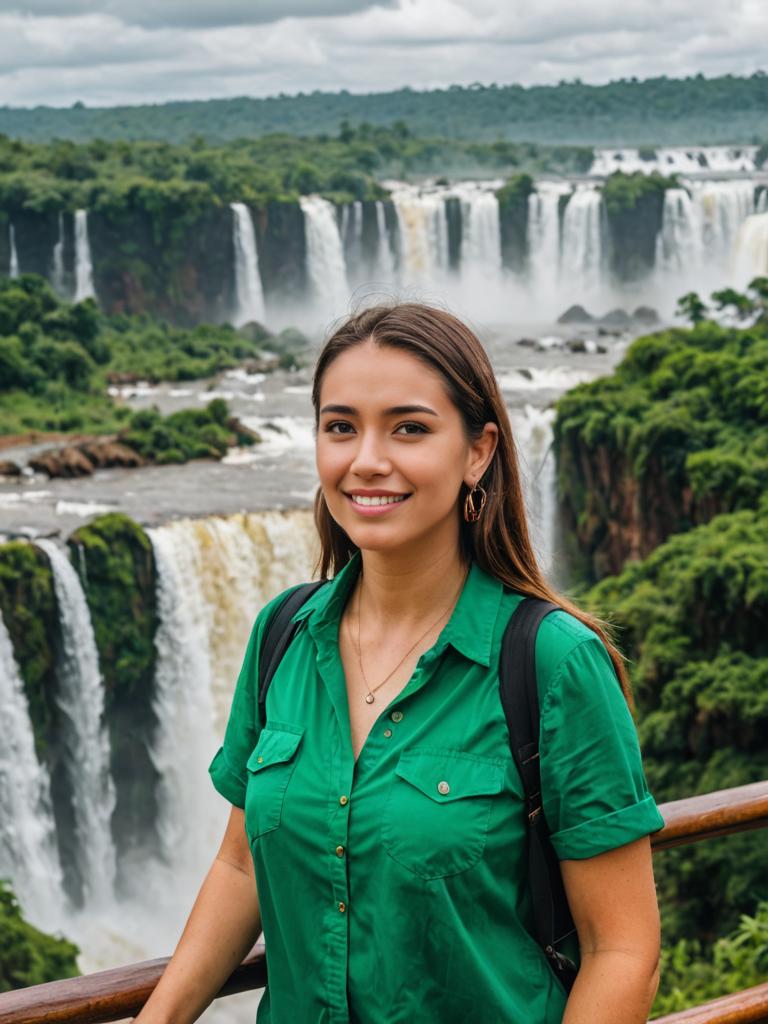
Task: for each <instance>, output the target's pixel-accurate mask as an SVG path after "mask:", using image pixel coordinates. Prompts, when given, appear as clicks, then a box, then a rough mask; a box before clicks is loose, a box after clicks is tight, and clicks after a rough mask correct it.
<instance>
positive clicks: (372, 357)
mask: <svg viewBox="0 0 768 1024" xmlns="http://www.w3.org/2000/svg"><path fill="white" fill-rule="evenodd" d="M342 397H343V398H344V400H345V401H347V400H348V402H349V404H354V405H360V404H366V403H368V402H370V403H378V402H379V401H382V402H386V403H387V404H394V403H393V402H392V403H391V402H390V399H393V400H394V399H396V400H397V401H400V400H405V399H407V400H408V401H416V400H417V399H421V400H422V401H426V400H427V399H429V401H430V402H432V403H434V404H435V405H437V404H439V405H440V406H441V407H444V406H445V405H446V404H447V405H452V403H451V400H450V398H449V395H448V392H447V390H446V386H445V381H444V379H443V377H442V375H441V374H440V373H439V372H438V371H437V370H436V369H434V368H433V367H432V366H430V365H429V364H428V363H426V362H424V360H422V359H419V358H418V356H414V355H411V353H410V352H407V351H405V350H404V349H400V348H394V347H392V346H391V345H377V344H375V343H374V342H372V341H364V342H362V343H361V344H359V345H354V346H353V347H352V348H349V349H347V351H346V352H343V353H342V354H341V355H340V356H337V357H336V359H334V361H333V362H332V363H331V365H330V366H329V367H328V369H327V370H326V371H325V375H324V377H323V381H322V385H321V387H320V405H321V406H322V405H323V404H324V403H325V402H329V401H333V402H336V401H341V399H342ZM353 398H354V402H353V401H352V399H353Z"/></svg>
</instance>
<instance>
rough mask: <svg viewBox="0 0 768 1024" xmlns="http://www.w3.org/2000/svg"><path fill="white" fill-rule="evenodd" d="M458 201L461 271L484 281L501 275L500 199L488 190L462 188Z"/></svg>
mask: <svg viewBox="0 0 768 1024" xmlns="http://www.w3.org/2000/svg"><path fill="white" fill-rule="evenodd" d="M459 198H460V200H461V226H462V239H461V266H462V271H463V273H464V274H467V273H469V274H472V275H476V276H480V277H481V278H483V279H485V280H487V279H488V278H489V277H490V279H491V280H495V279H498V277H499V276H500V274H501V228H500V224H499V201H498V199H497V198H496V195H495V193H493V192H491V191H489V190H487V189H479V188H473V189H468V188H466V187H465V188H463V189H461V190H460V191H459Z"/></svg>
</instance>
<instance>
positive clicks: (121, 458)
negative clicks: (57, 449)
mask: <svg viewBox="0 0 768 1024" xmlns="http://www.w3.org/2000/svg"><path fill="white" fill-rule="evenodd" d="M79 449H80V451H81V452H82V453H83V455H85V456H86V458H87V459H88V460H89V461H90V462H91V463H92V465H93V466H95V467H97V468H98V469H112V468H114V467H116V466H121V467H123V468H125V469H134V468H135V467H137V466H143V465H144V464H145V460H144V459H143V458H142V457H141V455H139V453H138V452H136V451H134V450H133V448H129V447H128V445H126V444H122V442H120V441H117V440H113V439H108V440H105V441H89V442H86V443H85V444H81V445H79Z"/></svg>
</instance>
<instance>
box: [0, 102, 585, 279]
mask: <svg viewBox="0 0 768 1024" xmlns="http://www.w3.org/2000/svg"><path fill="white" fill-rule="evenodd" d="M1 118H2V111H0V119H1ZM308 130H310V131H314V130H315V129H314V127H313V126H309V127H308ZM249 134H251V133H250V132H249V131H246V132H244V133H243V135H249ZM62 145H64V146H65V148H66V159H61V155H62ZM592 158H593V153H592V150H591V149H587V150H585V149H584V148H583V147H568V146H562V145H557V146H541V145H536V144H531V143H527V142H526V143H511V142H494V143H492V144H487V143H478V142H457V141H455V140H454V139H451V138H435V137H434V136H433V135H432V134H431V132H430V134H429V136H427V137H424V138H417V137H415V136H412V135H411V134H410V133H409V132H408V131H403V130H402V128H398V127H397V126H392V127H384V126H373V125H369V124H362V125H359V126H358V127H357V128H355V129H350V128H348V129H346V130H344V131H342V132H341V133H340V134H339V135H338V136H335V137H334V136H329V135H327V134H325V135H315V136H310V137H303V138H302V137H298V136H296V135H292V134H286V133H285V132H284V131H282V130H281V131H280V133H279V134H276V133H272V134H267V135H264V136H263V137H261V138H258V139H253V138H238V139H237V141H227V142H225V143H224V144H218V145H215V144H208V143H206V142H202V143H199V142H193V143H192V144H184V143H182V142H181V141H180V140H179V141H178V142H177V144H175V145H171V144H170V143H168V142H147V141H144V142H131V143H128V142H124V141H113V142H105V141H103V140H102V141H101V142H100V144H99V147H98V150H97V151H96V152H95V151H94V149H93V145H92V144H76V143H73V142H67V143H66V144H62V143H60V142H53V143H50V144H48V145H41V144H39V143H18V142H11V141H10V140H9V139H7V138H4V137H2V136H0V209H3V210H5V211H7V212H8V213H9V214H11V215H14V214H15V213H17V212H35V213H46V212H53V211H58V210H69V211H73V210H75V209H77V208H80V207H87V208H88V209H89V210H93V211H94V212H98V213H100V214H103V215H104V217H105V218H107V219H108V220H109V222H110V223H113V224H114V225H115V226H116V227H119V225H120V224H121V223H123V222H125V221H127V220H130V221H131V222H132V223H134V224H135V223H137V222H140V223H142V224H146V225H147V226H148V228H149V235H150V239H151V240H152V241H153V242H154V244H155V245H156V246H158V247H159V251H158V258H159V259H163V258H164V252H165V251H166V250H167V249H169V248H170V249H171V250H174V249H175V248H176V247H177V246H179V245H182V244H183V243H184V239H185V238H186V237H187V236H188V233H189V231H190V230H191V229H192V228H193V227H194V225H195V224H196V223H199V221H200V219H201V218H202V217H203V216H204V215H205V214H207V213H210V212H211V211H213V210H216V209H219V208H220V207H221V206H222V205H225V204H227V203H230V202H246V203H249V204H250V205H251V206H256V207H261V208H263V207H265V206H266V204H267V203H269V202H270V201H273V200H283V201H285V200H294V201H295V200H296V199H298V197H299V195H307V194H309V193H321V194H323V195H325V196H327V197H328V198H330V199H334V200H337V201H347V202H349V201H352V200H356V199H381V198H384V197H385V196H386V192H385V191H384V190H383V189H382V188H381V186H380V185H379V184H378V181H377V179H380V178H387V177H395V176H397V177H409V176H412V175H421V176H423V175H425V174H434V173H440V174H445V173H446V172H449V173H452V174H454V175H469V174H480V175H486V176H488V175H494V176H497V175H503V174H506V173H509V172H511V171H513V170H517V169H520V170H528V171H530V172H531V173H540V172H558V173H562V174H567V173H571V172H579V171H580V172H583V171H585V170H587V169H588V168H589V166H590V165H591V162H592ZM75 165H76V167H77V171H76V173H73V168H74V167H75ZM115 234H116V237H115V244H118V245H119V244H121V235H120V232H119V230H117V231H116V232H115Z"/></svg>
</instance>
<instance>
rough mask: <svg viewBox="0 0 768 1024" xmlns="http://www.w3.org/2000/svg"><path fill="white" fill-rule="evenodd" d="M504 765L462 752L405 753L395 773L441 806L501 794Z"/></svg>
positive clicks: (417, 749)
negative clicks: (464, 799)
mask: <svg viewBox="0 0 768 1024" xmlns="http://www.w3.org/2000/svg"><path fill="white" fill-rule="evenodd" d="M504 770H505V766H504V764H503V762H502V761H499V760H496V759H494V758H483V757H477V756H475V755H474V754H465V753H463V752H462V751H459V750H434V749H424V748H415V749H413V750H404V751H403V753H402V754H401V755H400V760H399V761H398V763H397V768H396V769H395V774H396V775H399V776H400V778H401V779H405V781H406V782H410V784H411V785H412V786H415V787H416V788H417V789H418V790H419V791H420V792H422V793H424V795H425V796H428V797H431V798H432V799H433V800H435V801H437V802H438V803H445V802H448V801H451V800H461V799H462V798H463V797H465V796H487V795H490V794H493V793H500V792H501V790H502V788H503V786H504Z"/></svg>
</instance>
